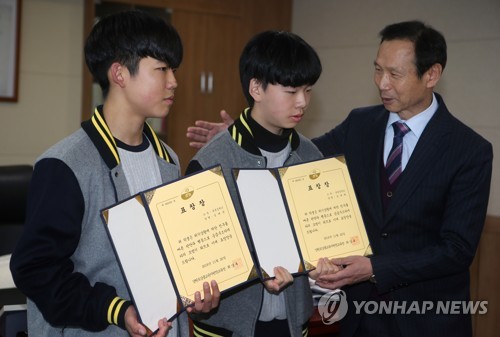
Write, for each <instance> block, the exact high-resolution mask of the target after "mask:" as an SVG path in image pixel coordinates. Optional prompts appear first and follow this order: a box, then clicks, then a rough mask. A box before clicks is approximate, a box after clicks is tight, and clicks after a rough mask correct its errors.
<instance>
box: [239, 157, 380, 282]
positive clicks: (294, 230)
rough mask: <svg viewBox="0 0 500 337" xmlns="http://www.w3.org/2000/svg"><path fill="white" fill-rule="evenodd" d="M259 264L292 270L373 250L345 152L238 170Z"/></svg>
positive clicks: (240, 190)
mask: <svg viewBox="0 0 500 337" xmlns="http://www.w3.org/2000/svg"><path fill="white" fill-rule="evenodd" d="M233 177H234V179H235V181H236V185H237V188H238V193H239V197H240V200H241V203H242V205H243V210H244V212H245V217H246V221H247V225H248V228H249V232H250V236H251V238H252V242H253V245H254V246H255V254H256V256H257V264H258V265H259V266H260V268H261V270H262V271H263V272H265V271H266V270H272V267H274V266H283V267H285V268H287V269H288V271H290V273H294V272H300V271H302V270H303V269H302V268H304V269H305V270H311V269H313V268H314V267H315V266H316V265H317V263H318V260H319V259H320V258H322V257H327V258H333V257H342V256H349V255H364V256H368V255H371V253H372V252H371V247H370V243H369V241H368V235H367V234H366V230H365V226H364V224H363V220H362V217H361V212H360V210H359V206H358V203H357V200H356V196H355V193H354V189H353V186H352V183H351V178H350V176H349V171H348V169H347V165H346V162H345V158H344V157H343V156H338V157H331V158H326V159H320V160H316V161H311V162H307V163H302V164H297V165H293V166H288V167H281V168H276V169H234V170H233Z"/></svg>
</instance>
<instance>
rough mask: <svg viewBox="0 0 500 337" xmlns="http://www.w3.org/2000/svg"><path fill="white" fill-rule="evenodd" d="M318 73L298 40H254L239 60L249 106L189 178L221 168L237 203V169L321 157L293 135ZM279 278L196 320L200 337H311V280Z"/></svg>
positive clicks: (282, 273) (268, 35)
mask: <svg viewBox="0 0 500 337" xmlns="http://www.w3.org/2000/svg"><path fill="white" fill-rule="evenodd" d="M321 70H322V68H321V62H320V60H319V57H318V55H317V54H316V52H315V51H314V50H313V49H312V47H311V46H309V45H308V44H307V43H306V42H305V41H304V40H303V39H301V38H300V37H299V36H297V35H295V34H292V33H287V32H277V31H267V32H263V33H260V34H258V35H256V36H255V37H254V38H252V39H251V40H250V41H249V42H248V44H247V45H246V47H245V48H244V50H243V52H242V55H241V57H240V79H241V84H242V87H243V93H244V94H245V96H246V98H247V101H248V104H249V107H248V108H246V109H245V110H244V111H243V112H242V113H241V115H240V117H239V118H238V119H237V120H236V121H235V122H234V124H232V125H231V126H230V127H229V128H228V131H226V132H222V133H221V134H219V135H217V136H216V137H215V138H214V139H213V140H212V141H211V142H210V143H208V144H207V145H206V146H205V147H204V148H202V149H201V150H200V151H199V152H198V153H197V154H196V155H195V156H194V157H193V159H192V160H191V162H190V163H189V165H188V168H187V170H186V173H187V174H189V173H193V172H196V171H199V170H202V169H204V168H208V167H210V166H212V165H215V164H221V165H222V168H223V172H224V175H225V177H226V180H227V182H228V184H229V189H230V191H231V194H232V196H233V197H234V198H237V193H236V188H235V186H234V182H233V179H232V177H231V169H232V168H236V167H237V168H266V167H267V168H272V167H279V166H287V165H293V164H297V163H301V162H306V161H311V160H315V159H319V158H321V157H322V155H321V153H320V151H319V150H318V149H317V148H316V146H315V145H313V144H312V142H311V141H310V140H308V139H307V138H305V137H304V136H302V135H301V134H299V133H298V132H296V131H295V129H294V127H295V126H296V125H297V124H298V123H299V122H300V121H301V119H302V118H303V116H304V113H305V111H306V108H307V106H308V104H309V100H310V98H311V90H312V86H313V85H314V84H315V83H316V81H317V80H318V78H319V76H320V74H321ZM237 211H238V215H239V216H240V219H243V217H242V210H241V209H240V208H239V207H237ZM269 226H272V223H270V224H269ZM274 273H275V276H276V278H275V279H273V280H271V281H266V282H265V283H264V284H263V283H261V282H255V283H252V284H250V285H249V286H247V287H245V288H244V289H241V288H240V289H236V290H234V291H231V292H230V293H227V294H225V295H224V296H223V297H222V298H221V302H220V306H219V308H218V309H217V310H216V311H213V312H211V313H208V314H193V315H191V317H192V318H193V321H194V332H195V335H196V336H212V337H213V336H234V337H236V336H238V337H239V336H242V337H253V336H274V337H280V336H292V337H300V336H306V335H307V332H308V330H307V322H308V320H309V317H310V316H311V313H312V308H313V305H312V296H311V290H310V288H309V283H308V278H307V276H306V275H302V276H298V277H295V278H293V277H292V275H291V274H290V273H289V272H288V271H287V270H286V269H284V268H282V267H276V268H275V270H274Z"/></svg>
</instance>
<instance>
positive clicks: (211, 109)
mask: <svg viewBox="0 0 500 337" xmlns="http://www.w3.org/2000/svg"><path fill="white" fill-rule="evenodd" d="M172 23H173V25H174V27H175V28H176V29H177V31H178V32H179V35H180V36H181V39H182V41H183V45H184V59H183V62H182V64H181V66H180V68H179V70H178V71H177V73H176V78H177V82H178V88H177V90H176V92H175V102H174V106H173V107H172V109H171V111H170V113H169V116H167V118H166V119H165V127H164V129H165V130H166V135H165V138H166V140H167V143H168V144H169V145H170V146H171V147H172V148H173V149H174V151H175V152H176V153H177V154H178V156H179V158H180V161H181V169H182V170H183V171H184V170H185V169H186V167H187V164H188V163H189V160H190V159H191V158H192V157H193V156H194V154H195V153H196V150H195V149H193V148H191V147H189V144H188V140H187V138H186V136H185V135H186V129H187V127H188V126H190V125H193V124H194V122H195V121H196V120H197V119H204V120H219V112H220V110H221V109H226V110H228V111H230V112H231V113H232V114H233V115H234V114H237V113H239V110H241V109H242V107H243V106H244V97H243V95H242V93H241V89H240V85H239V75H238V74H239V71H238V62H239V54H240V52H241V48H242V42H241V41H242V39H241V34H240V31H241V20H240V18H239V17H236V16H233V15H224V14H212V13H210V14H207V13H202V12H196V11H184V10H174V12H173V13H172Z"/></svg>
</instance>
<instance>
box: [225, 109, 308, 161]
mask: <svg viewBox="0 0 500 337" xmlns="http://www.w3.org/2000/svg"><path fill="white" fill-rule="evenodd" d="M249 113H250V108H246V109H245V110H243V112H242V113H241V114H240V116H239V118H238V119H236V120H235V121H234V123H233V124H232V125H231V126H230V127H229V128H228V131H229V133H230V134H231V138H233V140H234V141H235V142H236V143H237V144H238V145H239V146H240V147H242V148H243V149H244V150H245V151H248V152H250V153H252V154H255V155H262V153H261V151H260V149H259V148H258V146H257V144H256V142H255V137H254V133H253V131H252V129H251V125H252V124H251V123H249V120H250V118H251V116H249ZM288 142H289V143H290V145H291V147H292V150H295V149H296V148H297V147H298V146H299V143H300V140H299V135H298V133H297V131H295V129H292V131H291V133H290V136H289V137H288Z"/></svg>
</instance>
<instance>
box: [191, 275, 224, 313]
mask: <svg viewBox="0 0 500 337" xmlns="http://www.w3.org/2000/svg"><path fill="white" fill-rule="evenodd" d="M210 287H211V289H210ZM219 301H220V291H219V286H218V284H217V282H215V281H214V280H212V282H210V285H208V282H204V283H203V300H202V299H201V293H200V292H199V291H197V292H196V293H195V294H194V306H190V307H188V308H187V309H186V310H187V312H189V313H193V314H197V313H202V312H203V313H208V312H210V311H211V310H213V309H215V308H217V307H218V306H219Z"/></svg>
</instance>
